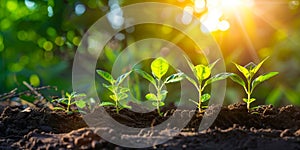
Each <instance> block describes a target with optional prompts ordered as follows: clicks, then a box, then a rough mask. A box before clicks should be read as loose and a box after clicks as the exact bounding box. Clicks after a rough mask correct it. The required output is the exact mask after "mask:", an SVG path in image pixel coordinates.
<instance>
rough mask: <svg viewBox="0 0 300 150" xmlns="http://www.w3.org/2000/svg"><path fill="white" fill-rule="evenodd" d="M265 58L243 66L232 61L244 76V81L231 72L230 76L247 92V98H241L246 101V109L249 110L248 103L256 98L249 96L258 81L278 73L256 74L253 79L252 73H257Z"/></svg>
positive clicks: (260, 81)
mask: <svg viewBox="0 0 300 150" xmlns="http://www.w3.org/2000/svg"><path fill="white" fill-rule="evenodd" d="M267 59H268V57H267V58H265V59H264V60H263V61H261V62H260V63H259V64H258V65H256V64H254V63H252V62H251V63H249V64H248V65H246V66H244V67H243V66H241V65H238V64H236V63H234V65H235V66H236V68H237V69H238V70H239V71H240V72H241V73H242V74H243V76H244V77H245V79H246V83H245V82H244V80H243V79H242V78H241V77H240V76H238V75H237V74H233V75H232V76H231V77H230V78H231V79H232V80H233V81H234V82H236V83H238V84H239V85H241V86H242V87H243V88H244V90H245V92H246V94H247V98H243V101H244V102H246V103H247V109H248V111H249V110H250V104H251V103H252V102H254V101H255V100H256V99H255V98H251V94H252V92H253V90H254V88H255V87H256V86H257V85H258V84H260V83H262V82H264V81H266V80H268V79H270V78H272V77H273V76H275V75H277V74H278V72H269V73H267V74H264V75H260V76H258V77H257V78H255V79H254V80H253V77H254V75H255V74H256V73H257V71H258V70H259V69H260V67H261V66H262V64H263V63H264V62H265V61H266V60H267Z"/></svg>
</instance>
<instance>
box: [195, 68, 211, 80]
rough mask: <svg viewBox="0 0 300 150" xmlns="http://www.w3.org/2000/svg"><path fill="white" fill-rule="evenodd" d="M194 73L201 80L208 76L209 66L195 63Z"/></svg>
mask: <svg viewBox="0 0 300 150" xmlns="http://www.w3.org/2000/svg"><path fill="white" fill-rule="evenodd" d="M195 71H196V75H197V78H198V80H199V81H203V80H205V79H207V78H208V77H209V76H210V73H211V70H210V68H209V67H207V66H204V65H197V66H196V67H195Z"/></svg>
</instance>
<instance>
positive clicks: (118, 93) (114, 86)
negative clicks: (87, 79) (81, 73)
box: [97, 70, 131, 113]
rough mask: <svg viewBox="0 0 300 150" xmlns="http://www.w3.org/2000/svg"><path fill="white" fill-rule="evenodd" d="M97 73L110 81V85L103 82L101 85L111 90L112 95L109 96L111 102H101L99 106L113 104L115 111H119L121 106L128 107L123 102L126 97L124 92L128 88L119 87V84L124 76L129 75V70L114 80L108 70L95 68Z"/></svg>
mask: <svg viewBox="0 0 300 150" xmlns="http://www.w3.org/2000/svg"><path fill="white" fill-rule="evenodd" d="M97 73H98V74H99V75H100V76H101V77H102V78H103V79H105V80H106V81H108V82H109V83H110V85H107V84H105V83H103V86H104V87H105V88H107V89H108V90H109V91H110V92H112V95H110V96H109V97H110V98H111V99H112V100H113V102H101V104H100V106H114V107H115V108H116V111H117V113H119V111H120V110H121V109H123V108H130V106H128V105H126V104H125V103H123V101H124V100H125V99H126V98H127V97H128V95H127V94H126V93H127V92H128V91H129V88H125V87H121V86H120V84H121V83H122V82H123V81H124V80H125V78H126V77H128V76H129V74H130V73H131V71H130V72H127V73H125V74H122V75H121V76H119V77H118V78H117V79H116V80H115V79H114V78H113V77H112V76H111V75H110V74H109V73H108V72H105V71H103V70H97Z"/></svg>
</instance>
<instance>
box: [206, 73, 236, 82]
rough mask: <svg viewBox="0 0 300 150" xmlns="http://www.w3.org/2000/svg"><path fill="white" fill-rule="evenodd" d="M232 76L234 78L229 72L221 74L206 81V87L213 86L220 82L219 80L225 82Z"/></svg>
mask: <svg viewBox="0 0 300 150" xmlns="http://www.w3.org/2000/svg"><path fill="white" fill-rule="evenodd" d="M231 76H233V73H228V72H224V73H219V74H217V75H215V76H213V77H211V78H209V79H208V80H206V82H205V85H208V84H211V83H213V82H216V81H219V80H224V79H226V78H228V77H231Z"/></svg>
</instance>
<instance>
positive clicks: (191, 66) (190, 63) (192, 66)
mask: <svg viewBox="0 0 300 150" xmlns="http://www.w3.org/2000/svg"><path fill="white" fill-rule="evenodd" d="M184 58H185V60H186V61H187V63H188V65H189V67H190V68H191V69H192V70H194V68H195V67H194V65H193V64H192V62H190V60H189V58H188V57H187V56H184Z"/></svg>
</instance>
